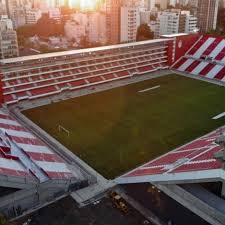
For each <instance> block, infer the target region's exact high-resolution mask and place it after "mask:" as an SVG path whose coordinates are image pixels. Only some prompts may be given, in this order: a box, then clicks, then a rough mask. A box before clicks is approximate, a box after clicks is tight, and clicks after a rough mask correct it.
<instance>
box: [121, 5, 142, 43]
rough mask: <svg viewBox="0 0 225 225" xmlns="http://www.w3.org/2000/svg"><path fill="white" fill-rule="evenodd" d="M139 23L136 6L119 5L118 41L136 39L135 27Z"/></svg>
mask: <svg viewBox="0 0 225 225" xmlns="http://www.w3.org/2000/svg"><path fill="white" fill-rule="evenodd" d="M139 25H140V12H139V8H138V7H137V6H135V5H134V6H122V7H121V26H120V29H121V30H120V41H121V42H134V41H136V36H137V29H138V27H139Z"/></svg>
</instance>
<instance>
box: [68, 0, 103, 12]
mask: <svg viewBox="0 0 225 225" xmlns="http://www.w3.org/2000/svg"><path fill="white" fill-rule="evenodd" d="M98 3H99V0H69V6H70V7H79V8H80V9H82V10H86V9H88V10H94V9H96V7H97V4H98Z"/></svg>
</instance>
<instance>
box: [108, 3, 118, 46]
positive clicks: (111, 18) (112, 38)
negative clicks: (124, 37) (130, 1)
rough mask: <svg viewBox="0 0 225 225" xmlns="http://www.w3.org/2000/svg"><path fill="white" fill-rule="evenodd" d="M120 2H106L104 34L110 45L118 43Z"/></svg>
mask: <svg viewBox="0 0 225 225" xmlns="http://www.w3.org/2000/svg"><path fill="white" fill-rule="evenodd" d="M120 7H121V0H106V29H107V31H106V34H107V40H108V42H109V43H111V44H117V43H119V42H120Z"/></svg>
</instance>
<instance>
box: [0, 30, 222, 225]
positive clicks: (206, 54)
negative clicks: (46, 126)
mask: <svg viewBox="0 0 225 225" xmlns="http://www.w3.org/2000/svg"><path fill="white" fill-rule="evenodd" d="M0 65H1V83H0V84H1V85H0V101H1V104H2V108H1V109H0V142H1V147H0V186H1V189H2V192H1V193H2V194H0V211H1V212H2V213H4V214H5V215H7V216H8V217H15V216H18V215H20V214H21V213H23V212H26V211H27V210H28V209H31V208H35V207H38V206H40V205H42V204H44V203H46V202H48V201H51V200H54V199H55V198H57V197H60V196H62V195H64V194H68V193H69V192H71V191H73V190H76V189H79V188H81V187H83V186H85V185H88V179H89V177H88V176H87V175H86V174H85V172H82V169H80V168H78V167H76V166H74V164H73V163H72V162H71V161H70V160H69V158H68V157H66V156H65V155H62V154H60V152H59V151H57V149H55V148H54V146H52V145H50V144H49V141H48V140H47V139H46V138H43V137H42V136H41V135H40V134H38V133H34V131H32V130H30V129H29V126H28V125H27V124H26V121H21V119H20V118H18V117H17V115H16V113H15V110H14V109H15V108H17V109H19V107H20V106H21V105H23V104H27V103H30V102H34V101H36V100H37V101H39V100H40V99H51V98H52V97H53V96H60V95H61V94H64V93H71V92H74V91H77V90H80V89H85V88H91V87H95V86H96V85H101V84H106V83H112V82H114V81H120V80H124V79H129V78H130V77H134V76H142V75H144V74H145V75H147V74H148V76H149V77H151V72H153V71H159V70H168V69H171V70H173V71H177V72H178V73H182V74H183V75H186V76H191V77H195V78H199V79H203V80H206V81H210V82H214V83H216V84H219V85H223V86H224V84H225V38H223V37H216V36H210V35H206V36H201V35H198V34H194V35H186V34H178V35H166V36H163V37H162V38H161V39H157V40H151V41H143V42H138V43H131V44H120V45H114V46H106V47H99V48H93V49H84V50H74V51H67V52H60V53H50V54H43V55H35V56H25V57H18V58H12V59H5V60H1V61H0ZM59 99H60V97H59ZM221 100H222V99H221ZM49 103H50V102H49ZM224 131H225V127H222V128H220V129H218V130H216V131H213V132H211V133H209V134H207V135H205V136H203V137H201V138H199V139H197V140H195V141H193V142H191V143H188V144H186V145H184V146H182V147H180V148H177V149H175V150H173V151H172V152H169V153H167V154H166V155H164V156H161V157H159V158H157V159H155V160H153V161H151V162H148V163H147V164H145V165H143V166H141V167H139V168H137V169H134V170H132V171H131V172H128V173H127V174H125V175H123V176H121V177H119V178H117V179H116V182H117V183H119V184H128V183H143V182H151V183H154V184H155V185H156V186H157V187H158V188H160V189H161V190H163V191H164V192H165V193H167V194H168V195H170V196H173V197H174V198H175V199H176V200H177V201H179V202H180V203H181V204H183V205H185V206H186V207H188V208H189V209H190V210H192V211H194V212H195V213H197V214H198V215H200V216H202V217H203V218H204V219H206V220H207V221H208V222H210V223H213V224H224V223H223V222H224V221H225V216H224V215H225V214H224V213H221V209H218V208H215V207H213V205H210V203H209V202H204V201H203V199H200V197H199V196H198V197H197V196H195V197H194V194H193V193H192V195H191V191H193V192H194V191H196V189H194V188H193V187H192V189H191V188H190V189H191V191H190V190H187V189H188V188H187V187H185V188H182V187H181V186H179V185H183V184H198V183H205V182H207V183H208V182H214V183H217V182H219V183H221V184H222V187H221V193H222V196H223V197H224V196H225V185H224V183H225V172H224V169H223V167H224V166H223V162H222V161H221V159H223V157H221V156H220V155H221V154H222V153H221V152H222V151H223V146H221V145H218V144H216V143H215V140H216V139H217V138H219V136H220V135H221V134H222V133H223V132H224ZM200 190H201V189H200V188H199V189H198V193H200V192H201V191H200ZM196 192H197V191H196ZM201 193H202V192H201ZM202 195H203V194H202ZM204 196H205V195H204ZM188 198H189V200H190V202H188ZM191 200H192V201H193V202H195V203H196V206H195V207H190V204H191ZM214 200H215V199H214ZM217 201H218V202H219V201H220V202H221V201H222V200H221V198H218V199H217ZM203 202H204V204H203ZM221 204H222V203H221ZM223 204H224V203H223ZM200 208H201V209H202V210H200ZM210 210H212V211H211V213H209V211H210ZM200 211H201V213H200ZM202 211H203V212H202ZM207 213H208V216H207Z"/></svg>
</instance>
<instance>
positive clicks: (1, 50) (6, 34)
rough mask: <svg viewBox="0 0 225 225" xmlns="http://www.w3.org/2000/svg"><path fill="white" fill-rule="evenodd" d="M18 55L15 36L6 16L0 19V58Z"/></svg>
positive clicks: (10, 22)
mask: <svg viewBox="0 0 225 225" xmlns="http://www.w3.org/2000/svg"><path fill="white" fill-rule="evenodd" d="M18 55H19V51H18V43H17V34H16V31H14V30H13V24H12V21H11V20H10V19H9V18H8V16H1V18H0V58H1V59H5V58H10V57H16V56H18Z"/></svg>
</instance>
